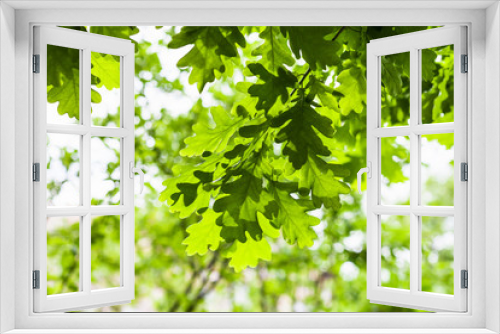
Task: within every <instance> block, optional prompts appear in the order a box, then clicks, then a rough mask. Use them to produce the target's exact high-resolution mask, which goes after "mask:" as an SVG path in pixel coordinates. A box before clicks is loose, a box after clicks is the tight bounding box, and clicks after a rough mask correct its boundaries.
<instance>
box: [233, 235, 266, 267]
mask: <svg viewBox="0 0 500 334" xmlns="http://www.w3.org/2000/svg"><path fill="white" fill-rule="evenodd" d="M246 234H247V236H246V240H247V241H246V242H240V241H238V240H236V241H235V242H234V243H233V245H232V246H231V248H229V250H228V251H227V253H226V257H228V258H231V260H230V261H229V266H230V267H232V268H234V271H236V272H237V273H239V272H241V271H242V270H243V269H245V268H247V267H252V268H255V267H256V266H257V264H258V263H259V260H261V259H262V260H265V261H271V256H272V255H271V246H270V245H269V243H268V242H267V240H266V239H265V238H263V239H261V240H259V241H255V240H253V239H252V238H251V237H250V235H248V232H246Z"/></svg>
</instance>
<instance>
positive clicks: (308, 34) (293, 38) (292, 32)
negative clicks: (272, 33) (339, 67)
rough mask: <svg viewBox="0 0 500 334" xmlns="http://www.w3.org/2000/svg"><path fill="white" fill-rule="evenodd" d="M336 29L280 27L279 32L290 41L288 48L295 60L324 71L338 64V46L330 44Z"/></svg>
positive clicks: (335, 43)
mask: <svg viewBox="0 0 500 334" xmlns="http://www.w3.org/2000/svg"><path fill="white" fill-rule="evenodd" d="M338 29H339V28H336V27H321V26H318V27H281V32H282V33H283V35H285V36H286V37H287V38H288V40H289V41H290V47H291V49H292V51H293V53H294V55H295V57H296V58H297V59H300V58H302V59H304V60H305V61H306V62H307V63H308V64H309V66H310V67H311V68H312V69H313V70H316V68H320V69H326V68H327V66H334V65H336V64H337V62H338V60H339V59H338V55H337V51H338V50H339V49H340V44H339V43H337V42H332V41H331V39H332V37H333V33H334V32H335V31H336V30H338Z"/></svg>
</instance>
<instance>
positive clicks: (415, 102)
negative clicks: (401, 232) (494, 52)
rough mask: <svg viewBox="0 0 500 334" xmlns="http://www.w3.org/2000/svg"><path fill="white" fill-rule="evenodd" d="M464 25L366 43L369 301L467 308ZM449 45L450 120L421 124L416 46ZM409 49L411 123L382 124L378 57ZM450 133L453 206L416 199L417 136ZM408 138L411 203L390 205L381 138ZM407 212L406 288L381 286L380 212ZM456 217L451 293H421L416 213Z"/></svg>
mask: <svg viewBox="0 0 500 334" xmlns="http://www.w3.org/2000/svg"><path fill="white" fill-rule="evenodd" d="M465 29H466V28H465V27H460V26H455V27H445V28H436V29H431V30H427V31H421V32H415V33H410V34H404V35H399V36H394V37H388V38H382V39H379V40H374V41H371V42H370V43H369V44H368V46H367V87H368V91H367V108H368V113H367V161H368V163H371V166H372V171H371V172H372V178H370V179H368V182H367V189H368V208H367V253H368V255H367V256H368V261H367V262H368V263H367V297H368V299H370V301H371V302H373V303H380V304H387V305H394V306H401V307H408V308H416V309H423V310H431V311H435V310H440V311H443V310H444V311H460V312H464V311H466V310H467V300H466V298H467V290H466V289H461V284H460V283H461V282H460V279H461V277H460V271H461V270H462V269H467V256H466V255H467V224H466V220H467V198H466V196H467V183H466V182H461V181H460V163H461V162H467V145H466V139H467V127H466V126H467V124H466V106H467V94H466V91H467V87H466V80H467V76H466V75H465V74H463V73H461V71H460V68H461V66H460V65H461V63H460V62H461V54H466V53H467V50H466V43H465V36H466V30H465ZM451 44H453V45H454V47H455V49H454V61H455V63H454V80H455V81H454V84H455V87H454V122H453V123H442V124H420V119H419V118H420V116H419V115H420V108H421V106H420V104H421V96H422V95H421V75H420V68H421V67H420V64H421V58H420V50H421V49H428V48H432V47H437V46H445V45H451ZM401 52H410V125H409V126H401V127H388V128H382V127H381V124H380V117H381V116H380V115H381V110H380V109H381V108H380V106H381V103H380V98H381V61H380V59H381V56H385V55H391V54H396V53H401ZM438 133H454V137H455V142H454V161H455V166H454V207H429V206H421V205H418V204H416V203H418V200H419V198H420V166H421V161H420V156H421V155H420V153H421V152H420V135H424V134H438ZM393 136H409V137H410V157H411V158H410V205H409V206H390V205H382V204H381V202H380V197H381V196H380V188H381V149H380V138H384V137H393ZM381 214H384V215H409V216H410V290H402V289H394V288H387V287H382V286H381V277H380V274H381V222H380V215H381ZM420 215H422V216H430V215H436V216H440V217H446V216H453V217H454V289H453V290H454V294H453V295H442V294H437V293H430V292H423V291H419V290H420V285H421V282H420V280H421V270H422V265H421V255H420V254H421V233H420V226H419V225H420V224H419V216H420Z"/></svg>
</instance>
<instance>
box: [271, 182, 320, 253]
mask: <svg viewBox="0 0 500 334" xmlns="http://www.w3.org/2000/svg"><path fill="white" fill-rule="evenodd" d="M272 191H273V196H274V199H275V201H276V202H277V205H278V207H279V211H278V215H277V217H276V219H275V221H276V224H277V225H278V226H280V227H281V230H282V232H283V238H284V239H285V240H286V242H287V243H289V244H290V245H293V244H295V243H297V245H298V246H299V248H304V247H311V246H312V245H313V244H314V239H316V238H317V235H316V232H314V230H313V229H312V228H311V226H315V225H318V224H319V223H320V220H319V218H316V217H313V216H310V215H309V214H307V211H310V210H312V209H314V206H313V205H312V203H311V202H310V201H297V200H295V199H294V198H292V197H291V196H290V194H289V193H288V192H287V191H284V190H282V189H279V188H278V187H277V186H272Z"/></svg>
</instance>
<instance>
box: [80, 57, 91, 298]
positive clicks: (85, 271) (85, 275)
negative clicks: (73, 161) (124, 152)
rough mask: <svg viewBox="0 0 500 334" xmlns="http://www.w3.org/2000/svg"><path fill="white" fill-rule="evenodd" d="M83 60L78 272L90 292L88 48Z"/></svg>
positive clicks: (84, 286)
mask: <svg viewBox="0 0 500 334" xmlns="http://www.w3.org/2000/svg"><path fill="white" fill-rule="evenodd" d="M82 58H83V61H82V62H81V63H82V69H81V71H80V73H81V75H82V77H80V82H81V85H80V87H81V92H80V97H81V99H82V100H81V105H82V124H83V125H84V126H85V127H87V129H89V130H88V131H87V133H86V134H85V135H84V136H83V143H82V150H81V152H82V174H83V175H82V187H81V188H80V189H81V190H80V191H81V192H82V194H81V195H82V200H83V206H84V207H88V208H89V211H88V212H87V213H86V214H85V216H83V219H82V220H83V221H82V230H83V233H82V234H83V235H82V238H81V240H82V245H81V246H82V248H81V249H82V253H81V254H82V255H81V256H82V259H81V266H82V271H81V274H80V277H81V279H82V280H83V291H84V292H86V293H89V294H90V290H91V254H90V245H91V221H92V217H91V215H90V205H91V195H90V161H91V160H90V159H91V157H90V139H91V134H90V126H91V119H90V78H91V77H90V67H91V65H90V49H89V48H85V49H83V57H82Z"/></svg>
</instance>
